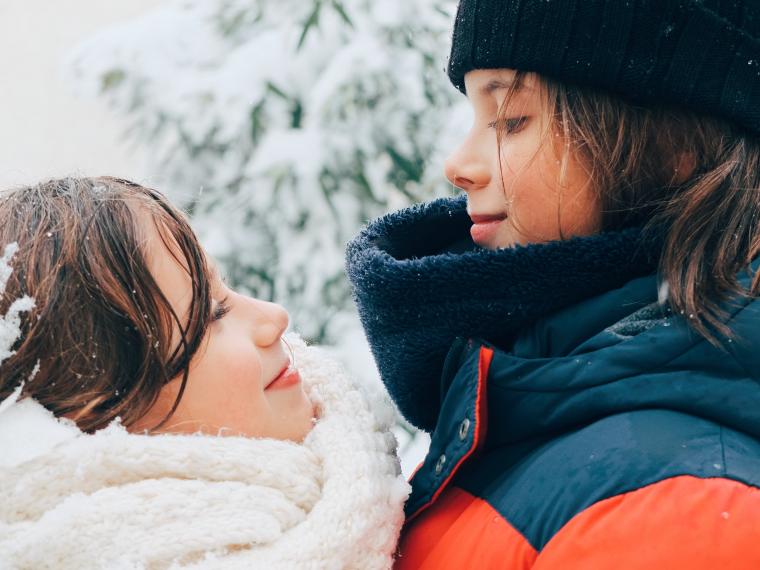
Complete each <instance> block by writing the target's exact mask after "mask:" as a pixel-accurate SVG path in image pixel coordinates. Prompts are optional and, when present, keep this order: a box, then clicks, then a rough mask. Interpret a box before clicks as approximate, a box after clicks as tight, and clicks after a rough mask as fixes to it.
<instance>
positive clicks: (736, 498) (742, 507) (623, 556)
mask: <svg viewBox="0 0 760 570" xmlns="http://www.w3.org/2000/svg"><path fill="white" fill-rule="evenodd" d="M758 509H760V490H758V489H757V488H756V487H754V486H749V485H746V484H744V483H741V482H739V481H735V480H730V479H725V478H711V479H703V478H697V477H692V476H688V475H683V476H679V477H673V478H670V479H665V480H663V481H659V482H657V483H655V484H653V485H649V486H647V487H643V488H641V489H637V490H635V491H631V492H629V493H624V494H621V495H617V496H614V497H611V498H609V499H605V500H603V501H600V502H598V503H596V504H594V505H592V506H591V507H590V508H588V509H586V510H584V511H583V512H581V513H580V514H578V515H577V516H576V517H574V518H573V519H572V520H570V521H569V522H568V523H567V524H566V525H565V526H564V527H563V528H562V529H561V530H560V531H559V532H558V533H557V534H556V535H555V536H554V538H553V539H552V540H551V541H550V542H549V543H548V544H547V545H546V546H545V547H544V549H543V550H542V551H541V553H540V555H539V556H538V557H537V559H536V562H535V565H534V566H532V568H533V570H547V569H550V568H564V569H567V570H573V569H578V570H580V569H582V568H617V569H619V570H634V569H639V568H673V569H679V568H683V569H687V568H688V569H689V570H712V569H714V568H728V567H729V566H730V567H731V568H735V569H737V570H750V569H754V568H760V550H758V548H757V540H758V537H760V519H758V517H757V514H756V513H757V512H758Z"/></svg>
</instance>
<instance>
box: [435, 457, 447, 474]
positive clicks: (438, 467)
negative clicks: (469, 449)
mask: <svg viewBox="0 0 760 570" xmlns="http://www.w3.org/2000/svg"><path fill="white" fill-rule="evenodd" d="M444 463H446V456H445V455H441V456H440V457H439V458H438V461H436V462H435V474H436V475H440V474H441V471H443V464H444Z"/></svg>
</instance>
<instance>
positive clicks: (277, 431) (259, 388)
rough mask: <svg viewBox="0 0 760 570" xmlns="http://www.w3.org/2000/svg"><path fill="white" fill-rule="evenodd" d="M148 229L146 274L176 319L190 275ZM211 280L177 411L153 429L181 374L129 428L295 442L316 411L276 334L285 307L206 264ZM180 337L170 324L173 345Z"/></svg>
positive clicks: (184, 307) (182, 311)
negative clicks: (243, 289)
mask: <svg viewBox="0 0 760 570" xmlns="http://www.w3.org/2000/svg"><path fill="white" fill-rule="evenodd" d="M147 233H148V235H147V238H146V244H147V252H148V259H149V265H150V271H151V274H152V275H153V276H154V278H155V280H156V282H157V284H158V286H159V288H160V289H161V291H162V292H163V293H164V295H166V297H167V299H168V301H169V302H170V304H171V306H172V308H173V309H174V311H175V312H176V314H177V315H178V316H179V317H180V320H182V318H183V317H185V318H186V315H187V314H188V308H189V306H190V302H191V298H192V284H191V281H190V279H189V277H188V274H187V272H186V270H185V269H184V268H183V267H182V266H181V265H180V263H179V262H178V261H177V259H175V257H174V256H172V255H171V253H170V252H169V251H168V250H167V247H166V246H165V245H164V243H163V242H162V240H161V237H160V236H159V235H158V232H157V230H156V228H155V227H154V226H153V224H152V223H151V224H149V227H148V228H147ZM171 245H172V244H171V243H169V246H170V247H171ZM177 258H179V259H182V258H181V256H177ZM210 280H211V297H212V307H211V311H212V316H211V319H210V322H209V326H208V329H207V331H206V335H205V337H204V339H203V342H202V344H201V346H200V348H199V349H198V351H197V352H196V353H195V354H194V355H193V358H192V360H191V362H190V367H189V374H188V377H187V383H186V387H185V390H184V393H183V394H182V397H181V399H180V401H179V404H178V406H177V408H176V410H175V411H174V413H173V414H172V415H171V416H170V417H169V418H168V420H167V421H166V422H165V423H164V424H163V425H161V426H160V427H159V428H158V429H155V430H153V428H154V427H155V426H156V425H158V424H160V423H161V422H162V421H163V420H164V418H166V416H167V414H169V412H170V411H171V409H172V406H173V405H174V403H175V401H176V399H177V396H178V394H179V390H180V387H181V379H182V377H181V375H179V376H177V377H176V378H174V379H172V380H171V381H170V382H169V383H167V384H166V385H165V386H164V387H163V388H162V389H161V392H160V394H159V397H158V400H157V402H156V404H155V405H154V406H153V407H152V408H151V409H150V410H149V411H148V413H147V414H146V415H145V416H144V417H143V418H142V419H141V420H139V421H138V422H136V423H135V424H133V425H132V426H130V431H133V432H141V431H143V430H146V429H148V430H153V432H154V433H156V432H158V433H161V432H170V433H196V432H202V433H207V434H212V435H231V436H237V435H242V436H247V437H267V438H274V439H287V440H293V441H301V440H302V439H303V438H304V437H305V436H306V434H307V433H308V432H309V430H310V429H311V427H312V425H313V420H312V419H313V417H314V410H313V406H312V404H311V402H310V401H309V399H308V398H307V396H306V394H305V393H304V391H303V387H302V384H301V378H300V376H299V374H298V372H297V370H296V369H295V368H294V367H293V366H292V364H293V363H291V360H290V355H289V352H288V350H287V347H286V345H285V344H284V342H283V340H282V335H283V333H284V332H285V329H286V328H287V326H288V313H287V312H286V311H285V309H283V308H282V307H280V306H279V305H275V304H273V303H268V302H265V301H260V300H258V299H254V298H252V297H248V296H246V295H241V294H239V293H236V292H235V291H233V290H231V289H230V288H228V287H227V286H226V285H225V284H224V282H223V281H222V280H221V278H220V277H219V275H218V272H217V271H216V270H213V269H212V274H211V275H210ZM178 339H179V331H178V329H177V328H176V327H175V330H174V331H173V333H172V344H173V346H176V344H177V343H178V342H179V341H178Z"/></svg>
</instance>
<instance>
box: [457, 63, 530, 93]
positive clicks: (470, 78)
mask: <svg viewBox="0 0 760 570" xmlns="http://www.w3.org/2000/svg"><path fill="white" fill-rule="evenodd" d="M516 75H517V72H516V71H515V70H514V69H474V70H472V71H470V72H468V73H467V74H466V75H465V76H464V82H465V86H466V88H467V96H468V97H470V98H471V99H476V98H489V97H490V98H494V97H497V98H501V97H503V96H504V95H505V94H506V93H507V91H508V90H509V89H510V88H512V86H513V85H514V84H515V80H516ZM537 93H538V89H537V81H536V76H535V74H533V73H525V74H523V75H522V77H521V79H520V83H519V85H518V88H517V91H516V92H515V96H519V95H523V96H527V95H530V94H537Z"/></svg>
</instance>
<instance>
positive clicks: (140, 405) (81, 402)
mask: <svg viewBox="0 0 760 570" xmlns="http://www.w3.org/2000/svg"><path fill="white" fill-rule="evenodd" d="M146 213H147V215H148V218H147V219H149V220H152V222H153V223H154V224H155V227H156V229H157V230H158V235H159V236H160V239H161V241H162V242H163V244H164V246H165V247H166V248H167V250H168V251H169V252H170V253H171V255H172V256H174V258H175V259H176V260H177V262H178V263H179V264H180V265H181V266H182V267H184V268H185V270H186V271H187V273H188V275H189V277H190V280H191V282H192V301H191V304H190V308H189V311H188V315H177V314H176V313H175V311H174V310H173V309H172V306H171V305H170V303H169V301H168V300H167V298H166V297H165V296H164V294H163V293H162V292H161V290H160V289H159V287H158V285H157V284H156V281H155V280H154V278H153V276H152V275H151V273H150V271H149V268H148V263H147V256H146V247H145V246H146V243H145V241H146V237H145V235H144V231H143V229H141V225H140V224H141V223H142V224H144V220H145V219H146V218H145V214H146ZM11 242H16V243H17V244H18V251H17V253H16V255H15V256H14V258H13V260H12V262H11V265H12V267H13V273H12V275H11V278H10V280H9V282H8V284H7V288H6V294H5V295H4V296H3V298H2V299H0V314H4V313H5V312H6V311H7V309H8V307H9V305H10V303H11V300H12V299H16V298H19V297H21V296H23V295H24V294H26V295H29V296H31V297H33V298H34V300H35V308H34V309H33V310H32V311H30V312H28V313H22V314H21V318H22V320H21V333H22V334H21V336H20V338H19V340H17V342H16V345H15V346H14V347H13V349H14V350H15V354H13V355H12V356H11V357H10V358H8V359H7V360H5V361H4V362H3V363H2V365H0V400H2V399H4V398H6V397H8V396H9V395H10V394H11V393H12V392H13V390H14V389H15V388H16V387H18V386H19V385H20V384H22V383H23V386H24V387H23V391H22V397H23V396H31V397H34V398H35V399H36V400H37V401H39V402H40V403H41V404H42V405H44V406H45V407H47V408H48V409H49V410H51V411H52V412H53V413H54V414H55V415H56V416H67V417H70V418H72V419H74V420H75V421H76V423H77V425H78V426H79V427H80V428H81V429H82V430H84V431H93V430H96V429H99V428H101V427H104V426H106V425H107V424H108V423H110V422H111V421H112V420H113V419H114V418H116V417H117V416H118V417H120V418H121V419H122V421H123V423H124V424H125V425H127V426H129V425H130V424H132V423H133V422H135V421H136V420H138V419H140V418H141V417H143V416H144V415H145V413H146V412H147V411H148V410H149V409H150V407H151V406H152V405H153V404H154V403H155V401H156V399H157V397H158V394H159V391H160V390H161V388H162V387H163V386H164V385H165V384H166V383H167V382H168V381H169V380H171V379H172V378H175V377H176V376H178V375H180V374H182V385H181V388H180V390H179V394H178V396H177V399H176V401H175V403H174V407H173V408H172V410H171V412H170V413H169V414H168V415H167V417H166V418H165V419H164V421H166V419H168V417H169V416H171V414H172V413H173V412H174V410H175V409H176V406H177V404H178V403H179V400H180V398H181V397H182V394H183V391H184V388H185V384H186V382H187V373H188V366H189V363H190V360H191V358H192V356H193V354H194V353H195V351H196V350H197V349H198V347H199V346H200V344H201V341H202V339H203V337H204V335H205V331H206V328H207V323H208V320H209V312H210V305H211V300H210V293H209V282H208V267H207V264H206V260H205V256H204V254H203V250H202V249H201V247H200V245H199V244H198V241H197V239H196V237H195V235H194V234H193V231H192V230H191V229H190V226H189V225H188V223H187V220H186V219H185V217H184V216H183V215H182V213H181V212H179V211H178V210H176V209H175V208H174V207H173V206H172V205H171V204H170V203H169V202H168V201H167V200H166V198H165V197H164V196H162V195H161V194H160V193H159V192H157V191H155V190H152V189H149V188H144V187H142V186H140V185H138V184H135V183H133V182H129V181H127V180H121V179H116V178H110V177H104V178H66V179H61V180H51V181H49V182H45V183H42V184H39V185H36V186H31V187H27V188H19V189H14V190H10V191H7V192H4V193H2V194H0V244H7V243H11ZM170 243H171V244H172V245H171V247H170V245H169V244H170ZM178 253H179V254H181V256H182V257H183V258H184V259H178V257H177V254H178ZM175 325H176V327H175ZM176 328H178V330H179V339H174V340H173V336H176V333H174V334H173V332H172V331H173V329H174V330H176ZM35 367H38V371H37V372H36V374H34V375H32V371H33V370H35ZM162 423H163V422H162ZM160 425H161V424H160ZM157 427H159V426H157Z"/></svg>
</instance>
